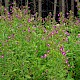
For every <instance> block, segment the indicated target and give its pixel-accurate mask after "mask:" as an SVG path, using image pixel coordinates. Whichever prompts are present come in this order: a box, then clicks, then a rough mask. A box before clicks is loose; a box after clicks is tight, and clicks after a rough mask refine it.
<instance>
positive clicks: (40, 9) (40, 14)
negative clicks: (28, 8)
mask: <svg viewBox="0 0 80 80" xmlns="http://www.w3.org/2000/svg"><path fill="white" fill-rule="evenodd" d="M41 2H42V0H39V3H38V4H39V9H38V10H39V17H41V16H42V5H41Z"/></svg>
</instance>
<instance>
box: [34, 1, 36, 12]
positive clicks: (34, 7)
mask: <svg viewBox="0 0 80 80" xmlns="http://www.w3.org/2000/svg"><path fill="white" fill-rule="evenodd" d="M33 3H34V13H36V0H34V1H33Z"/></svg>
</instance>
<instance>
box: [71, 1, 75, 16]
mask: <svg viewBox="0 0 80 80" xmlns="http://www.w3.org/2000/svg"><path fill="white" fill-rule="evenodd" d="M71 11H72V12H73V16H74V0H71Z"/></svg>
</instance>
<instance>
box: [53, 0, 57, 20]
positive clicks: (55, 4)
mask: <svg viewBox="0 0 80 80" xmlns="http://www.w3.org/2000/svg"><path fill="white" fill-rule="evenodd" d="M56 6H57V0H54V16H53V17H54V19H55V18H56Z"/></svg>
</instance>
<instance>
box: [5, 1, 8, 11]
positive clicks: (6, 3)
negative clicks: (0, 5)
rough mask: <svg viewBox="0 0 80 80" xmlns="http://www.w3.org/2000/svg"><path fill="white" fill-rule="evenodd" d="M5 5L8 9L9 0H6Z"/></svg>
mask: <svg viewBox="0 0 80 80" xmlns="http://www.w3.org/2000/svg"><path fill="white" fill-rule="evenodd" d="M5 7H6V8H7V10H8V0H5Z"/></svg>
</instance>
